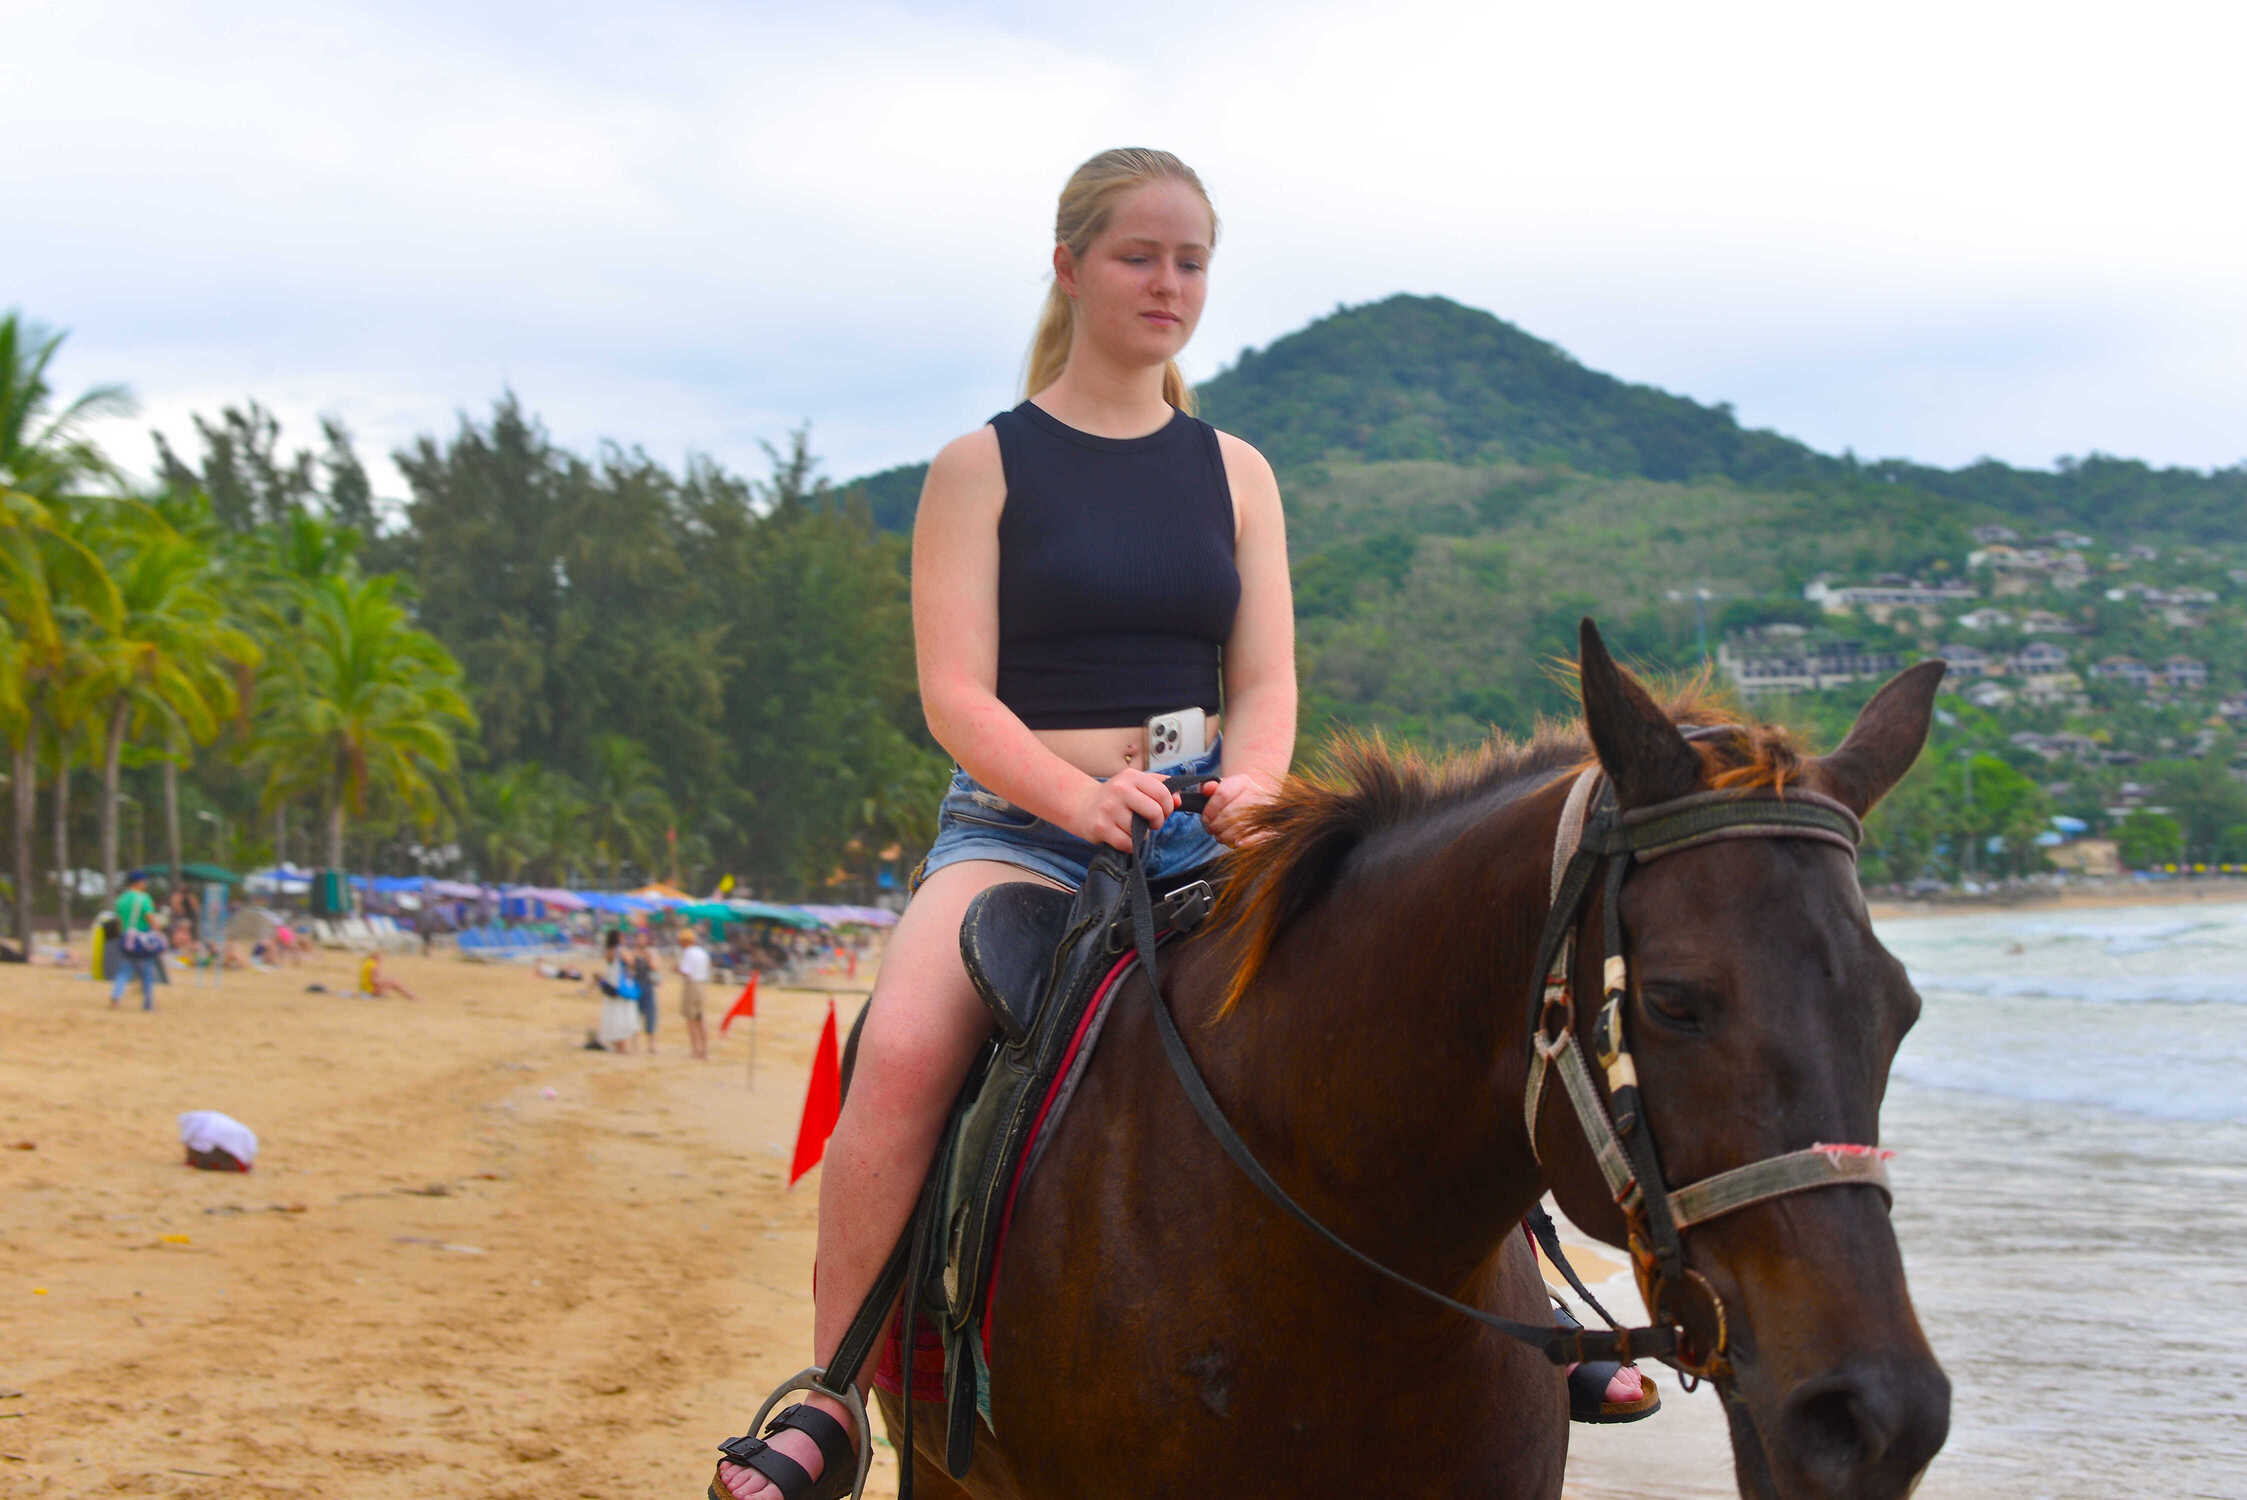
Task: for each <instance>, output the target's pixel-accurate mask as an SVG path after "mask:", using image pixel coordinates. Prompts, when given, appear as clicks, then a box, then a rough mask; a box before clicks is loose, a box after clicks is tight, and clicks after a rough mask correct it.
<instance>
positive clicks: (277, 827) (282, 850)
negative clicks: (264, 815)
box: [273, 806, 289, 869]
mask: <svg viewBox="0 0 2247 1500" xmlns="http://www.w3.org/2000/svg"><path fill="white" fill-rule="evenodd" d="M288 862H289V810H288V808H287V807H285V806H276V807H275V808H274V809H273V864H274V867H275V868H276V869H278V868H279V867H280V866H282V865H285V864H287V863H288Z"/></svg>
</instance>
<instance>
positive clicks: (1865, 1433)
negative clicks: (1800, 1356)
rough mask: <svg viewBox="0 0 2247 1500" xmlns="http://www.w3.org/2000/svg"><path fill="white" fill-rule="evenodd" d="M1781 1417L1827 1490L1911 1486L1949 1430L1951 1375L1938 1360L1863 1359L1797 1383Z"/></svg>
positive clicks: (1804, 1466) (1797, 1451) (1901, 1490)
mask: <svg viewBox="0 0 2247 1500" xmlns="http://www.w3.org/2000/svg"><path fill="white" fill-rule="evenodd" d="M1780 1420H1781V1423H1782V1430H1783V1432H1784V1435H1785V1441H1786V1444H1787V1446H1788V1448H1789V1449H1791V1450H1792V1451H1791V1454H1790V1457H1791V1458H1792V1459H1793V1461H1794V1463H1795V1465H1797V1466H1799V1467H1800V1469H1801V1470H1802V1471H1803V1472H1804V1473H1805V1474H1806V1475H1809V1476H1814V1477H1815V1480H1816V1482H1817V1483H1818V1484H1819V1486H1820V1488H1821V1492H1825V1491H1826V1490H1829V1489H1830V1490H1831V1492H1833V1493H1847V1494H1857V1493H1865V1494H1889V1493H1894V1494H1899V1495H1901V1494H1908V1493H1909V1486H1910V1484H1911V1483H1912V1482H1913V1481H1914V1480H1915V1479H1916V1478H1917V1476H1918V1474H1919V1472H1920V1471H1921V1470H1922V1469H1924V1468H1925V1467H1926V1466H1927V1464H1928V1461H1929V1460H1931V1459H1932V1458H1933V1457H1934V1456H1935V1452H1936V1450H1937V1449H1939V1448H1940V1447H1942V1445H1943V1439H1944V1437H1946V1436H1947V1435H1948V1434H1949V1431H1950V1382H1949V1381H1947V1380H1945V1379H1944V1378H1943V1374H1942V1371H1941V1370H1940V1369H1938V1368H1936V1367H1935V1365H1934V1364H1933V1363H1932V1362H1926V1363H1924V1364H1923V1363H1921V1362H1918V1361H1909V1362H1904V1363H1901V1364H1895V1365H1891V1364H1886V1363H1877V1364H1867V1365H1860V1366H1855V1367H1852V1368H1848V1369H1843V1370H1839V1371H1836V1372H1834V1373H1833V1374H1831V1375H1826V1376H1822V1377H1820V1378H1819V1379H1816V1380H1810V1381H1805V1382H1804V1383H1803V1384H1802V1385H1800V1386H1798V1387H1796V1388H1795V1391H1794V1393H1793V1394H1792V1395H1790V1396H1789V1397H1788V1398H1787V1400H1786V1403H1785V1405H1784V1406H1783V1408H1782V1409H1781V1416H1780ZM1867 1484H1870V1485H1871V1486H1872V1488H1869V1489H1868V1488H1864V1486H1866V1485H1867Z"/></svg>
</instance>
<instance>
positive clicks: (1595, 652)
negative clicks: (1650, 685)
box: [1578, 616, 1701, 807]
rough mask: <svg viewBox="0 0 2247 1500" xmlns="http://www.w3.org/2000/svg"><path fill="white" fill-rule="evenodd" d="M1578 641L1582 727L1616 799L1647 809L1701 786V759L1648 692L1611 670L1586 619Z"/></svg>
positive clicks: (1610, 659) (1601, 643)
mask: <svg viewBox="0 0 2247 1500" xmlns="http://www.w3.org/2000/svg"><path fill="white" fill-rule="evenodd" d="M1579 641H1580V648H1581V652H1582V657H1581V661H1582V670H1581V674H1580V678H1579V681H1578V686H1579V687H1580V688H1581V689H1582V690H1583V694H1584V727H1585V728H1586V729H1588V730H1590V731H1591V736H1592V748H1593V749H1594V750H1596V751H1598V752H1599V763H1600V767H1601V768H1602V769H1603V770H1605V771H1606V772H1607V776H1608V779H1609V780H1610V781H1612V782H1614V783H1615V797H1616V800H1617V801H1618V802H1620V803H1621V804H1622V805H1623V806H1625V807H1647V806H1651V805H1652V804H1654V803H1656V802H1667V801H1669V800H1670V799H1672V798H1673V797H1682V796H1684V795H1686V793H1688V792H1691V791H1693V790H1695V789H1696V788H1697V787H1699V786H1700V784H1701V758H1700V757H1699V756H1697V755H1695V754H1694V753H1693V747H1692V746H1691V745H1688V744H1687V743H1686V742H1685V736H1684V735H1682V734H1679V733H1678V732H1677V726H1676V725H1675V724H1672V723H1671V722H1670V716H1669V715H1668V714H1665V713H1663V712H1662V710H1661V707H1660V706H1659V705H1658V704H1656V703H1655V701H1654V699H1653V698H1652V697H1651V696H1650V695H1649V694H1648V693H1647V691H1646V689H1645V688H1643V687H1640V686H1639V685H1638V682H1637V680H1636V679H1635V678H1633V677H1632V676H1631V675H1630V674H1629V673H1628V672H1625V671H1624V670H1623V669H1622V668H1621V667H1618V666H1616V665H1615V658H1614V657H1612V656H1609V655H1608V654H1607V645H1606V643H1605V642H1604V641H1602V640H1601V639H1600V638H1599V627H1598V626H1597V625H1594V624H1593V623H1592V622H1591V620H1590V618H1589V617H1588V616H1587V617H1586V618H1585V620H1584V623H1583V626H1582V629H1581V632H1580V635H1579Z"/></svg>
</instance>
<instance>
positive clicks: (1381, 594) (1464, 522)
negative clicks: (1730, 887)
mask: <svg viewBox="0 0 2247 1500" xmlns="http://www.w3.org/2000/svg"><path fill="white" fill-rule="evenodd" d="M1199 394H1200V397H1201V401H1202V413H1203V415H1205V416H1206V417H1207V418H1208V419H1209V420H1210V421H1212V422H1214V423H1216V424H1217V425H1218V426H1220V427H1223V428H1225V429H1226V430H1228V431H1231V432H1236V433H1238V434H1240V435H1241V436H1243V437H1245V438H1247V439H1248V440H1249V441H1250V442H1253V443H1255V444H1256V445H1257V446H1258V447H1259V448H1260V449H1262V451H1263V452H1264V453H1265V455H1266V456H1267V457H1269V458H1270V459H1271V461H1272V463H1273V466H1274V468H1275V469H1277V470H1278V472H1279V475H1280V481H1281V485H1282V488H1283V491H1284V493H1285V495H1286V498H1287V506H1288V517H1289V520H1288V535H1289V547H1290V551H1291V555H1292V558H1293V564H1294V576H1295V587H1296V611H1297V617H1298V625H1299V629H1300V636H1301V650H1300V657H1301V667H1302V678H1303V685H1304V699H1305V710H1306V712H1305V720H1306V727H1307V728H1308V729H1311V730H1313V731H1314V732H1315V730H1316V729H1317V728H1318V727H1320V726H1321V725H1322V724H1325V723H1329V722H1334V721H1337V720H1345V719H1346V720H1348V721H1350V722H1353V723H1358V724H1381V725H1385V726H1388V727H1392V728H1395V729H1399V730H1402V731H1405V732H1407V733H1412V734H1416V735H1419V736H1423V737H1426V738H1429V739H1433V740H1439V741H1456V740H1463V739H1468V738H1472V737H1476V736H1479V735H1480V734H1481V733H1482V732H1483V730H1484V728H1485V727H1486V726H1487V725H1489V724H1491V723H1498V724H1501V725H1505V726H1507V727H1511V728H1521V727H1525V726H1526V725H1527V724H1528V722H1529V721H1530V719H1531V718H1532V717H1533V716H1534V715H1535V714H1536V713H1538V712H1540V711H1552V710H1557V709H1560V708H1563V707H1564V706H1565V697H1564V695H1563V693H1562V692H1561V690H1560V689H1559V688H1558V687H1557V686H1556V685H1555V683H1554V682H1553V680H1552V676H1551V673H1550V671H1549V663H1550V662H1551V661H1552V660H1554V659H1556V658H1559V657H1563V656H1566V655H1568V654H1570V653H1571V651H1572V647H1573V640H1574V636H1573V631H1574V625H1575V620H1576V618H1577V616H1579V615H1580V614H1583V613H1587V612H1589V613H1595V614H1597V615H1599V617H1600V618H1601V621H1602V624H1603V625H1604V626H1605V627H1606V628H1607V630H1608V634H1609V639H1610V640H1611V641H1615V642H1618V643H1619V644H1620V645H1621V647H1622V648H1623V649H1624V650H1625V651H1627V652H1629V653H1631V654H1632V655H1633V656H1635V657H1636V658H1637V659H1638V660H1640V661H1641V662H1642V663H1644V664H1647V665H1650V666H1654V667H1682V666H1688V665H1691V664H1693V663H1695V662H1698V661H1699V660H1700V659H1701V654H1702V649H1703V644H1704V642H1705V643H1707V644H1708V645H1713V644H1714V643H1715V642H1716V640H1718V639H1719V638H1720V637H1721V633H1722V632H1723V631H1725V630H1728V629H1733V628H1737V627H1739V626H1743V625H1753V624H1761V623H1769V622H1773V621H1782V620H1805V619H1815V612H1814V611H1811V610H1810V609H1809V608H1808V607H1807V606H1806V605H1805V604H1804V602H1803V600H1802V587H1803V584H1804V583H1805V582H1807V581H1808V580H1809V579H1811V578H1813V577H1815V576H1817V575H1818V574H1820V573H1829V572H1830V573H1833V574H1836V575H1839V576H1843V577H1850V578H1870V577H1872V576H1874V575H1877V574H1880V573H1902V574H1911V575H1922V576H1940V575H1942V574H1943V573H1945V572H1946V571H1952V570H1955V569H1956V568H1958V567H1959V566H1960V565H1961V563H1962V561H1963V558H1964V556H1965V554H1966V552H1967V550H1968V548H1969V546H1970V543H1969V541H1968V536H1967V533H1968V529H1969V528H1970V527H1971V526H1973V525H1976V524H1979V523H1982V522H1992V521H1994V522H2003V523H2007V524H2011V525H2014V526H2016V527H2019V528H2021V529H2023V530H2024V531H2035V530H2049V529H2050V528H2052V527H2055V526H2068V527H2074V528H2078V529H2081V530H2083V531H2087V532H2090V533H2091V534H2093V535H2094V536H2096V537H2098V538H2100V539H2101V540H2102V541H2104V542H2106V543H2108V544H2110V545H2112V546H2114V547H2116V548H2120V547H2121V546H2123V545H2124V544H2126V543H2129V542H2137V541H2145V540H2161V541H2164V542H2192V543H2215V544H2220V545H2224V546H2235V545H2237V544H2239V543H2241V542H2247V467H2241V468H2234V469H2227V470H2218V471H2216V472H2214V473H2201V472H2197V471H2192V470H2178V469H2171V470H2156V469H2153V468H2150V467H2149V466H2147V465H2144V464H2140V463H2136V462H2133V461H2129V460H2122V459H2113V458H2107V457H2104V456H2098V455H2094V456H2092V457H2090V458H2087V459H2084V460H2082V461H2080V462H2069V463H2064V464H2063V465H2062V466H2061V467H2060V468H2059V469H2058V470H2057V471H2056V472H2049V473H2047V472H2042V471H2036V470H2024V469H2015V468H2011V467H2009V466H2007V465H2004V464H1999V463H1995V462H1984V463H1980V464H1976V465H1972V466H1970V467H1967V468H1963V469H1957V470H1944V469H1938V468H1933V467H1929V466H1926V465H1919V464H1913V463H1909V462H1906V461H1903V460H1887V461H1882V462H1879V463H1862V462H1859V461H1858V460H1856V459H1855V458H1853V457H1840V458H1836V457H1833V456H1830V455H1827V454H1822V453H1819V452H1817V451H1816V450H1815V449H1812V448H1810V447H1808V446H1806V445H1804V444H1802V443H1799V442H1796V441H1795V440H1793V439H1791V438H1787V437H1783V436H1780V435H1778V434H1776V433H1770V432H1761V431H1752V430H1749V429H1746V428H1743V427H1741V426H1740V424H1739V422H1738V421H1737V420H1736V419H1735V418H1734V416H1733V414H1732V412H1731V410H1730V409H1729V408H1728V407H1726V406H1722V405H1717V406H1705V405H1703V404H1701V403H1699V402H1696V401H1693V400H1690V399H1687V398H1685V397H1682V396H1676V395H1672V394H1670V393H1668V392H1665V391H1661V390H1657V389H1655V388H1653V387H1651V386H1644V385H1633V384H1630V383H1628V382H1625V381H1621V380H1617V379H1615V378H1614V377H1613V376H1610V375H1605V374H1602V373H1600V372H1599V371H1596V370H1590V369H1587V368H1585V367H1584V366H1583V365H1581V364H1579V363H1577V362H1576V361H1575V360H1574V359H1572V358H1570V357H1569V355H1568V354H1566V353H1565V352H1564V351H1562V350H1560V349H1558V348H1556V347H1554V346H1553V345H1551V344H1548V343H1545V342H1544V341H1542V340H1540V339H1537V338H1535V337H1533V336H1532V335H1530V334H1528V333H1525V332H1523V331H1522V330H1521V329H1518V328H1516V327H1514V326H1513V325H1511V324H1509V323H1506V322H1504V321H1502V320H1500V319H1498V318H1496V317H1493V316H1491V315H1490V314H1489V313H1486V312H1481V311H1478V310H1476V309H1473V308H1469V307H1464V306H1462V305H1460V304H1459V303H1456V302H1452V301H1449V300H1448V299H1445V298H1441V297H1415V296H1396V297H1391V298H1388V299H1387V300H1385V301H1382V302H1377V303H1371V304H1367V305H1365V306H1360V307H1344V308H1339V309H1337V310H1336V311H1335V312H1334V313H1333V314H1331V315H1330V316H1328V317H1325V318H1322V319H1320V320H1319V321H1317V322H1316V323H1313V324H1312V325H1310V326H1309V327H1307V328H1304V329H1302V330H1301V331H1299V332H1296V333H1292V334H1289V335H1288V336H1286V337H1284V338H1281V339H1279V340H1276V341H1275V342H1274V343H1272V344H1271V345H1270V346H1269V347H1267V348H1265V349H1262V350H1254V349H1251V350H1245V351H1243V353H1242V355H1241V357H1240V359H1239V361H1238V362H1237V363H1235V364H1234V365H1233V366H1232V367H1231V368H1229V369H1227V370H1225V371H1224V372H1223V373H1221V374H1219V375H1217V376H1216V377H1214V378H1213V379H1211V380H1210V381H1208V382H1207V383H1206V384H1204V385H1203V386H1202V387H1201V388H1200V391H1199ZM924 473H925V466H923V465H906V466H901V467H899V468H894V469H889V470H885V471H884V472H882V473H880V474H876V475H872V476H869V477H868V478H866V479H863V480H860V481H858V482H857V484H856V487H857V488H859V489H860V490H861V491H863V492H864V494H865V495H866V497H867V500H868V502H869V505H870V507H871V509H872V512H873V514H874V516H875V518H876V520H877V522H878V523H879V524H881V525H883V526H886V527H895V528H898V529H903V528H906V527H909V526H910V524H911V519H912V510H913V506H914V504H915V503H916V501H917V498H918V495H919V489H920V483H921V479H922V475H923V474H924Z"/></svg>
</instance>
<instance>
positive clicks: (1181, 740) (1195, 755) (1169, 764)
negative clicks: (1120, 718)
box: [1147, 708, 1209, 774]
mask: <svg viewBox="0 0 2247 1500" xmlns="http://www.w3.org/2000/svg"><path fill="white" fill-rule="evenodd" d="M1208 734H1209V716H1208V715H1207V714H1204V713H1203V712H1202V711H1201V710H1200V709H1198V708H1181V709H1179V710H1178V711H1177V712H1175V713H1167V714H1156V715H1155V716H1154V717H1153V718H1151V719H1149V720H1148V721H1147V769H1148V770H1150V771H1154V772H1156V773H1158V774H1164V773H1168V772H1171V771H1175V770H1177V769H1179V768H1180V767H1181V766H1184V765H1187V764H1188V763H1190V762H1193V761H1197V760H1200V759H1201V758H1202V757H1203V756H1204V755H1207V754H1208V753H1209V740H1208Z"/></svg>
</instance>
